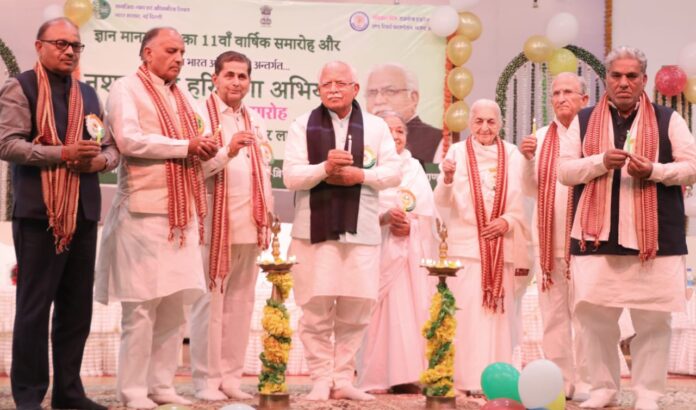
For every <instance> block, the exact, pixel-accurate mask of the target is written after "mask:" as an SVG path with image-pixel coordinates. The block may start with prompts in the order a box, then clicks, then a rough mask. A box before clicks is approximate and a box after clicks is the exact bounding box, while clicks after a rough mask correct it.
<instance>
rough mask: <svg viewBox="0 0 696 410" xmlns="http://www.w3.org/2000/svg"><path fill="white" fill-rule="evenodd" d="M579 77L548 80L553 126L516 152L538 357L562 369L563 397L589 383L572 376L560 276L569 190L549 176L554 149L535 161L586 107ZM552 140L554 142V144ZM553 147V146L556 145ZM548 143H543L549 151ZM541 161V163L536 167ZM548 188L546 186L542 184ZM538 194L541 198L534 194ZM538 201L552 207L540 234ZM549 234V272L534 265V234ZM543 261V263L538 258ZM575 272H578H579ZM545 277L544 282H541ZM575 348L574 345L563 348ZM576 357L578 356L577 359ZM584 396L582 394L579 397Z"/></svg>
mask: <svg viewBox="0 0 696 410" xmlns="http://www.w3.org/2000/svg"><path fill="white" fill-rule="evenodd" d="M586 88H587V86H586V84H585V81H584V80H583V79H582V78H581V77H578V76H577V75H576V74H574V73H561V74H558V75H557V76H556V77H555V78H554V80H553V83H552V84H551V105H552V106H553V111H554V114H555V117H554V119H553V124H555V125H552V126H553V127H555V130H551V132H550V131H549V129H550V127H551V125H549V126H545V127H542V128H540V129H539V130H537V132H536V134H534V135H530V136H529V137H526V138H524V139H523V140H522V144H521V145H520V151H521V152H522V154H523V155H524V156H525V158H526V159H527V160H526V161H524V173H525V177H524V179H523V180H524V188H525V194H526V195H528V196H530V197H532V198H534V200H535V201H537V203H535V206H534V213H533V216H532V225H531V231H532V240H533V243H534V251H535V252H534V253H535V259H534V260H535V266H536V269H537V288H538V291H539V308H540V310H541V317H542V321H543V325H544V334H543V336H542V342H541V345H542V348H543V349H544V356H545V357H546V358H547V359H549V360H552V361H553V362H554V363H556V365H558V367H560V368H561V371H562V372H563V381H564V389H565V395H566V397H568V398H570V397H576V398H580V397H583V398H585V399H586V398H587V396H586V394H587V391H588V389H589V386H587V385H586V383H585V382H586V377H587V375H581V374H578V375H577V378H576V374H575V358H574V353H575V355H578V356H580V352H581V349H579V345H578V344H574V343H573V327H572V321H573V318H572V315H571V311H572V304H571V288H570V278H569V277H568V275H566V272H568V264H567V262H566V260H565V256H566V244H567V241H568V235H569V234H570V232H569V230H568V229H567V225H568V218H567V216H568V214H567V211H568V191H569V188H568V187H567V186H565V185H563V184H561V183H560V182H558V179H557V178H556V177H555V175H556V174H554V172H553V171H554V170H553V169H550V168H549V167H553V168H555V169H557V168H558V159H557V158H558V153H559V151H556V152H555V153H551V155H555V156H554V157H553V159H551V158H548V157H547V158H546V159H544V160H542V159H541V156H542V147H544V144H547V143H548V144H554V143H553V142H552V141H548V142H547V139H549V138H556V139H557V141H558V142H559V143H560V141H561V140H562V139H563V137H564V136H565V134H566V132H567V131H568V127H569V126H570V123H571V121H572V120H573V118H575V115H576V114H577V113H578V111H580V109H582V108H583V107H584V106H585V105H587V100H588V96H587V92H586ZM555 144H558V143H555ZM556 146H557V145H556ZM552 147H553V145H550V146H549V147H548V149H549V150H552V149H553V148H552ZM541 162H543V163H544V166H542V167H541V169H540V164H541ZM540 172H541V173H542V179H544V178H553V181H550V182H549V183H550V184H551V183H553V189H555V192H553V203H551V202H550V198H551V195H550V192H549V191H548V190H547V191H546V192H539V191H540V190H542V189H543V188H542V187H540V185H539V175H540V174H539V173H540ZM546 188H548V189H551V187H550V186H549V187H546ZM539 195H541V197H539ZM538 201H546V202H547V206H550V207H553V208H552V209H550V210H549V212H551V213H552V214H553V219H552V226H549V227H548V228H547V229H548V231H546V232H545V233H542V234H540V233H539V232H540V229H544V228H540V225H539V209H540V207H539V205H540V204H539V203H538ZM549 233H550V234H551V237H550V238H549V239H551V240H549V241H548V245H546V244H545V246H547V249H545V252H548V253H549V255H548V256H547V255H544V257H548V258H549V259H552V262H551V263H552V265H551V266H549V268H550V269H549V272H547V273H544V272H543V271H542V270H543V269H544V268H545V267H544V266H541V265H540V263H539V262H540V258H542V256H541V251H540V248H539V237H540V235H541V236H543V235H544V234H547V235H548V234H549ZM542 264H543V262H542ZM580 274H581V273H580ZM545 281H546V282H545ZM569 346H575V349H571V348H569ZM580 360H581V359H580ZM576 382H577V383H578V386H577V387H578V388H577V391H578V395H577V396H574V395H573V392H574V390H576V389H575V388H574V386H575V383H576ZM581 395H584V396H581Z"/></svg>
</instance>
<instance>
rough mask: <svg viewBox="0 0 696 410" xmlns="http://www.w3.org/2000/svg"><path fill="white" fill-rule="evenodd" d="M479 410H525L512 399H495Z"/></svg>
mask: <svg viewBox="0 0 696 410" xmlns="http://www.w3.org/2000/svg"><path fill="white" fill-rule="evenodd" d="M481 410H525V408H524V406H523V405H521V404H520V403H519V402H516V401H515V400H512V399H495V400H491V401H488V402H486V404H484V405H483V407H481Z"/></svg>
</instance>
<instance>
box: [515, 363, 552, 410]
mask: <svg viewBox="0 0 696 410" xmlns="http://www.w3.org/2000/svg"><path fill="white" fill-rule="evenodd" d="M517 388H518V390H519V392H520V398H521V399H522V404H524V407H526V408H528V409H536V408H540V407H546V406H547V405H548V404H550V403H551V402H553V401H554V400H555V399H556V398H557V397H558V393H560V392H561V391H562V390H563V374H562V373H561V369H560V368H559V367H558V366H556V364H555V363H554V362H552V361H551V360H546V359H539V360H535V361H533V362H531V363H529V364H527V366H525V368H524V369H522V373H520V380H519V382H518V385H517Z"/></svg>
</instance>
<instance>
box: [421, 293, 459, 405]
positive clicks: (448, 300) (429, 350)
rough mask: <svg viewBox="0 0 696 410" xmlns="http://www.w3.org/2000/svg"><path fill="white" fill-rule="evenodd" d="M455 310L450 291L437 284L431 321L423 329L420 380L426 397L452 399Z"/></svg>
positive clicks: (432, 304)
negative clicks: (423, 360)
mask: <svg viewBox="0 0 696 410" xmlns="http://www.w3.org/2000/svg"><path fill="white" fill-rule="evenodd" d="M455 311H456V306H455V300H454V295H453V294H452V291H450V290H449V289H448V288H447V285H446V284H444V283H440V284H438V285H437V293H436V294H435V295H434V296H433V299H432V303H431V305H430V319H428V321H427V322H425V325H424V326H423V336H425V338H426V339H427V343H426V347H425V354H426V358H427V359H428V369H427V370H426V371H424V372H423V373H422V374H421V376H420V381H421V383H423V384H424V385H425V388H424V389H423V393H424V394H425V395H426V396H445V397H454V345H453V342H454V333H455V331H456V328H457V321H456V320H455V318H454V313H455Z"/></svg>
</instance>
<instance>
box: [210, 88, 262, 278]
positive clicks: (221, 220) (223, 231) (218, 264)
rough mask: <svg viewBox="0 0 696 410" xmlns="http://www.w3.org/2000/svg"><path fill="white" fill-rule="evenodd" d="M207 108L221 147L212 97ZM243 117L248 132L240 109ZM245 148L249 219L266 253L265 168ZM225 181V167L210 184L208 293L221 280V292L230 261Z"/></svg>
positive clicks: (254, 148) (247, 123) (253, 149)
mask: <svg viewBox="0 0 696 410" xmlns="http://www.w3.org/2000/svg"><path fill="white" fill-rule="evenodd" d="M206 108H207V109H208V116H209V117H210V124H211V126H212V129H213V130H215V131H214V134H213V137H214V138H215V142H217V144H218V145H219V146H223V145H224V141H223V138H222V129H221V128H220V109H219V106H218V103H217V100H216V99H215V97H214V96H213V95H211V96H210V97H209V98H208V100H207V101H206ZM242 115H243V117H244V129H245V130H247V131H250V130H251V120H250V119H249V113H248V112H247V109H246V107H242ZM247 148H248V149H249V154H250V159H251V201H252V215H251V217H252V219H253V221H254V224H255V225H256V231H257V238H256V239H257V245H258V247H259V248H262V249H266V248H268V241H269V217H268V205H267V202H266V196H265V192H266V191H265V187H264V174H263V166H264V164H263V161H262V157H261V152H260V150H259V145H258V144H252V145H251V146H248V147H247ZM227 178H228V175H227V168H226V167H225V168H223V170H222V171H220V172H218V173H217V174H215V180H214V184H213V217H212V218H213V219H212V226H211V230H212V231H211V239H210V260H209V268H208V276H209V277H210V289H211V290H212V289H214V288H215V286H216V283H217V280H218V279H219V280H220V284H221V286H220V291H222V289H223V288H222V282H223V281H224V280H225V277H226V276H227V272H228V271H229V258H230V243H229V225H230V215H229V209H228V206H227Z"/></svg>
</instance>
